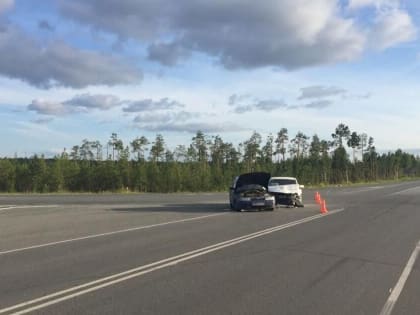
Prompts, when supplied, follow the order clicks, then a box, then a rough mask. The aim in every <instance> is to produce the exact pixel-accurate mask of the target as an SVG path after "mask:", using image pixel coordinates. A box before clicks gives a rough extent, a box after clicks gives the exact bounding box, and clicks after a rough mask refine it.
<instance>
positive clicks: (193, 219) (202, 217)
mask: <svg viewBox="0 0 420 315" xmlns="http://www.w3.org/2000/svg"><path fill="white" fill-rule="evenodd" d="M227 213H228V212H221V213H216V214H209V215H202V216H199V217H193V218H188V219H181V220H175V221H168V222H162V223H156V224H151V225H143V226H137V227H133V228H129V229H124V230H117V231H112V232H105V233H100V234H92V235H86V236H81V237H76V238H71V239H67V240H62V241H56V242H50V243H44V244H38V245H32V246H28V247H21V248H15V249H9V250H4V251H0V255H5V254H10V253H16V252H22V251H25V250H29V249H35V248H41V247H47V246H54V245H58V244H64V243H70V242H76V241H82V240H87V239H91V238H96V237H101V236H108V235H114V234H120V233H126V232H132V231H138V230H145V229H150V228H154V227H158V226H164V225H169V224H175V223H182V222H189V221H195V220H201V219H205V218H210V217H215V216H219V215H224V214H227Z"/></svg>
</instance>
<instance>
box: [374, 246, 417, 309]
mask: <svg viewBox="0 0 420 315" xmlns="http://www.w3.org/2000/svg"><path fill="white" fill-rule="evenodd" d="M419 252H420V241H419V242H418V243H417V246H416V248H415V249H414V251H413V253H412V254H411V256H410V259H409V260H408V262H407V265H406V266H405V268H404V270H403V272H402V274H401V276H400V278H399V279H398V282H397V284H396V285H395V287H394V289H393V290H392V292H391V294H390V296H389V298H388V300H387V301H386V303H385V305H384V307H383V308H382V311H381V313H380V315H390V314H391V313H392V310H393V309H394V306H395V303H397V301H398V298H399V296H400V294H401V292H402V290H403V289H404V285H405V283H406V282H407V279H408V277H409V276H410V273H411V270H413V267H414V264H415V262H416V260H417V257H418V255H419Z"/></svg>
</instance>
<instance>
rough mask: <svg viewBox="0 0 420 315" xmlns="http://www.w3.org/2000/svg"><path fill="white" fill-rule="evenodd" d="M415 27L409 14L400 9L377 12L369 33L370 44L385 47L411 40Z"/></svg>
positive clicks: (415, 34) (414, 36) (414, 35)
mask: <svg viewBox="0 0 420 315" xmlns="http://www.w3.org/2000/svg"><path fill="white" fill-rule="evenodd" d="M416 36H417V29H416V27H415V26H414V24H413V21H412V19H411V17H410V15H409V14H408V13H407V12H404V11H401V10H391V11H385V12H382V13H379V15H378V17H377V19H376V21H375V26H374V28H373V29H372V32H371V34H370V44H371V45H372V46H373V47H374V48H376V49H386V48H389V47H392V46H395V45H397V44H400V43H404V42H408V41H412V40H414V39H415V38H416Z"/></svg>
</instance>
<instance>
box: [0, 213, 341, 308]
mask: <svg viewBox="0 0 420 315" xmlns="http://www.w3.org/2000/svg"><path fill="white" fill-rule="evenodd" d="M343 210H344V209H338V210H335V211H330V212H329V213H327V214H318V215H315V216H311V217H307V218H304V219H301V220H297V221H293V222H289V223H286V224H283V225H279V226H274V227H271V228H267V229H264V230H261V231H258V232H254V233H251V234H247V235H244V236H240V237H237V238H234V239H231V240H227V241H224V242H220V243H217V244H213V245H210V246H206V247H203V248H199V249H196V250H193V251H190V252H187V253H184V254H180V255H177V256H173V257H170V258H166V259H163V260H160V261H156V262H154V263H150V264H147V265H143V266H140V267H137V268H134V269H130V270H127V271H124V272H121V273H118V274H114V275H111V276H108V277H105V278H101V279H98V280H95V281H92V282H88V283H85V284H82V285H79V286H76V287H72V288H69V289H66V290H63V291H58V292H56V293H53V294H49V295H46V296H43V297H40V298H37V299H34V300H30V301H27V302H23V303H20V304H17V305H14V306H10V307H8V308H4V309H1V310H0V314H3V313H6V312H9V311H14V310H17V309H19V308H23V307H27V306H31V305H34V304H36V303H39V302H43V301H47V300H50V299H52V300H50V301H48V302H45V303H42V304H38V305H35V306H32V307H29V308H27V309H23V310H20V311H18V312H16V313H13V314H16V315H17V314H26V313H29V312H32V311H35V310H38V309H41V308H45V307H47V306H50V305H53V304H57V303H59V302H63V301H66V300H69V299H72V298H74V297H77V296H80V295H84V294H87V293H89V292H92V291H96V290H99V289H102V288H105V287H108V286H111V285H114V284H117V283H120V282H123V281H127V280H129V279H132V278H135V277H139V276H141V275H144V274H147V273H150V272H153V271H156V270H159V269H162V268H166V267H169V266H173V265H176V264H179V263H181V262H183V261H186V260H190V259H193V258H196V257H199V256H203V255H206V254H208V253H211V252H214V251H218V250H221V249H223V248H226V247H230V246H233V245H236V244H239V243H242V242H245V241H248V240H251V239H254V238H258V237H261V236H264V235H267V234H271V233H274V232H277V231H281V230H284V229H287V228H290V227H293V226H296V225H299V224H303V223H306V222H309V221H313V220H316V219H319V218H322V217H326V216H328V215H332V214H336V213H339V212H341V211H343ZM114 279H115V280H114ZM78 290H80V291H78ZM72 292H74V293H72ZM64 294H68V295H64ZM63 295H64V296H63ZM60 296H61V297H60ZM54 298H55V299H54Z"/></svg>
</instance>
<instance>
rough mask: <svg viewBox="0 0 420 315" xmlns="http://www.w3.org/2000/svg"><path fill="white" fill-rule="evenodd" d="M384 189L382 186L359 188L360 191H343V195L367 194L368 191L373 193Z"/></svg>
mask: <svg viewBox="0 0 420 315" xmlns="http://www.w3.org/2000/svg"><path fill="white" fill-rule="evenodd" d="M383 188H385V187H384V186H373V187H366V188H360V189H357V190H356V189H354V190H349V191H343V193H345V194H357V193H361V192H368V191H373V190H378V189H383Z"/></svg>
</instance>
